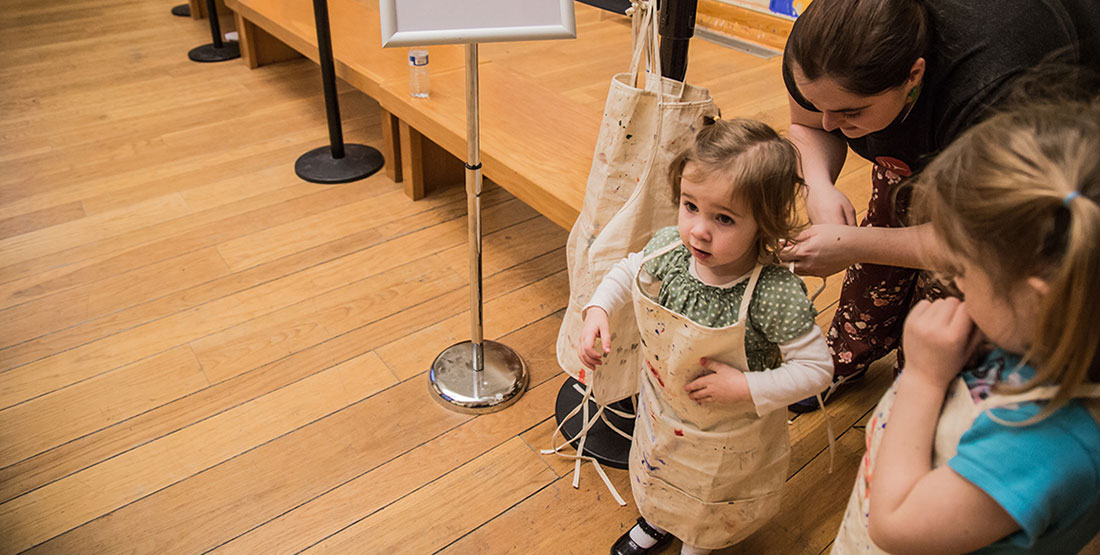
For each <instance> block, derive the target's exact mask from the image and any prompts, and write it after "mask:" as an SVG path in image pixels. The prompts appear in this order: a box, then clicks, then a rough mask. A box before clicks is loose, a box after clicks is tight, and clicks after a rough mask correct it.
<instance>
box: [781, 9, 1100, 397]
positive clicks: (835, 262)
mask: <svg viewBox="0 0 1100 555" xmlns="http://www.w3.org/2000/svg"><path fill="white" fill-rule="evenodd" d="M1054 57H1056V58H1057V60H1058V61H1059V62H1063V63H1069V64H1082V65H1090V66H1091V67H1093V68H1095V69H1096V70H1098V71H1100V2H1097V1H1096V0H814V2H812V3H811V4H810V5H809V7H808V8H807V9H806V11H805V12H804V13H803V14H802V15H801V16H799V18H798V20H797V21H796V22H795V24H794V27H793V29H792V30H791V35H790V38H789V39H788V42H787V47H786V51H785V53H784V56H783V78H784V82H785V83H786V86H787V90H788V92H789V93H790V106H791V129H790V138H791V140H792V142H794V143H795V144H796V146H798V148H799V151H800V153H801V157H802V170H803V174H804V177H805V180H806V183H807V184H808V192H807V199H806V202H807V209H808V212H809V216H810V220H811V221H812V222H813V224H814V225H813V226H812V227H811V228H810V229H808V230H807V231H806V232H804V233H803V234H802V235H801V236H800V237H799V239H798V241H797V242H796V243H795V244H793V245H792V246H790V247H789V248H788V249H787V250H786V251H785V252H784V253H783V255H782V257H783V259H784V260H786V261H789V262H794V264H795V270H796V272H798V273H800V274H803V275H819V276H827V275H831V274H833V273H836V272H838V271H840V270H842V269H844V268H848V270H847V274H846V276H845V278H844V284H843V288H842V290H841V295H840V301H839V304H838V306H837V310H836V315H835V316H834V318H833V321H832V324H831V326H830V328H829V331H828V333H827V334H826V338H827V340H828V343H829V349H830V352H831V354H832V356H833V362H834V364H835V368H836V379H837V380H838V381H839V382H840V383H843V382H844V381H847V380H851V379H856V378H859V377H861V376H862V375H863V373H864V372H865V371H866V369H867V367H868V366H869V365H870V364H871V363H872V362H874V361H875V360H877V359H879V358H881V357H882V356H884V355H886V354H887V353H889V352H890V351H891V350H893V349H895V348H897V347H898V345H899V341H900V337H901V329H902V328H901V326H902V323H903V322H904V320H905V315H906V314H907V313H908V311H909V308H910V307H911V306H912V305H913V304H914V303H915V302H916V301H917V300H920V299H921V298H925V297H932V296H936V294H937V291H935V287H932V286H930V284H929V283H928V282H926V280H925V279H924V278H923V277H922V275H921V274H920V273H919V272H918V270H917V269H918V268H920V267H921V262H920V260H921V259H922V249H929V248H934V247H932V246H931V245H933V243H934V240H933V238H932V235H931V233H930V231H929V230H928V229H927V228H926V226H916V227H903V222H904V221H905V216H906V211H907V208H908V198H907V195H906V194H905V190H904V189H902V190H900V191H899V185H900V184H902V183H904V182H905V180H906V179H907V178H910V177H912V176H913V175H915V174H917V173H918V172H920V171H921V169H922V168H923V167H924V166H925V165H926V164H927V163H928V162H929V161H930V159H931V158H932V157H933V156H934V155H935V154H936V153H937V152H939V151H940V150H942V149H943V148H944V147H946V146H947V145H948V144H950V143H951V141H952V140H953V139H954V138H955V137H956V136H958V135H959V134H961V133H962V132H963V131H965V130H966V129H967V128H969V127H971V126H973V125H974V124H976V123H978V122H980V121H981V120H982V119H984V118H985V117H986V116H988V115H989V114H991V113H992V111H993V110H994V109H995V108H996V106H997V104H998V102H999V101H1000V100H1002V99H1003V97H1004V96H1005V95H1006V94H1007V92H1008V91H1009V90H1010V89H1011V88H1012V83H1013V81H1014V80H1015V79H1016V78H1017V77H1019V76H1021V75H1023V74H1024V73H1026V72H1027V71H1028V70H1029V69H1031V68H1033V67H1035V66H1036V65H1038V64H1039V63H1040V62H1042V61H1044V60H1049V59H1051V58H1054ZM848 147H850V148H851V149H852V151H854V152H855V153H856V154H858V155H859V156H861V157H863V158H865V159H867V160H869V161H870V162H872V164H873V169H872V172H871V185H872V190H871V197H870V201H869V203H868V206H867V213H866V216H865V217H864V219H863V222H862V223H861V224H860V226H859V227H856V210H855V208H854V206H853V205H852V203H851V201H850V200H848V198H847V197H846V196H845V195H844V194H843V193H842V192H840V191H838V190H837V189H836V187H835V182H836V179H837V176H839V174H840V170H841V168H842V167H843V165H844V159H845V156H846V154H847V148H848ZM895 193H897V194H895ZM810 401H811V400H809V399H808V400H806V401H802V402H800V403H796V404H795V405H792V407H791V408H792V410H795V411H798V412H806V411H808V410H813V409H814V408H816V401H813V402H810Z"/></svg>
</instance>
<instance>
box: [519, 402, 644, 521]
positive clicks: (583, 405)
mask: <svg viewBox="0 0 1100 555" xmlns="http://www.w3.org/2000/svg"><path fill="white" fill-rule="evenodd" d="M591 397H592V386H590V385H589V386H585V388H584V396H583V397H582V398H581V402H580V403H579V404H578V405H577V406H576V407H573V410H571V411H569V414H567V415H566V416H565V418H562V419H561V423H560V424H558V426H557V427H556V428H554V432H553V433H552V434H550V444H551V445H554V442H555V438H557V437H558V435H559V434H561V436H562V439H564V440H565V441H564V443H562V444H561V445H558V446H556V447H554V448H552V449H542V450H541V451H540V453H542V454H543V455H557V456H559V457H564V458H566V459H573V460H574V461H575V463H576V464H574V465H573V488H574V489H575V488H578V487H580V477H581V463H582V462H583V461H589V462H591V463H592V465H593V466H594V467H596V474H598V475H599V476H600V479H601V480H603V483H604V485H606V486H607V489H608V491H610V492H611V496H612V497H614V498H615V501H616V502H618V503H619V505H620V506H624V507H625V506H626V501H625V500H623V497H622V496H621V495H619V491H618V490H617V489H615V485H614V484H612V483H611V479H610V478H608V477H607V473H605V472H604V470H603V467H602V466H600V463H599V461H597V460H596V459H595V458H594V457H589V456H587V455H582V454H581V453H583V452H584V442H585V440H586V439H588V430H590V429H591V428H592V426H593V425H595V424H596V422H597V421H599V420H600V417H601V416H602V415H603V410H604V408H605V407H600V408H598V409H597V410H596V414H595V415H592V416H591V417H589V414H588V400H589V399H590V398H591ZM582 410H583V414H582V415H581V421H582V422H583V423H584V425H583V426H582V427H581V429H580V431H578V432H577V435H575V436H573V437H571V438H567V437H565V433H564V432H562V426H564V425H565V423H566V422H568V421H569V419H570V418H573V417H574V416H576V415H577V412H581V411H582ZM616 431H618V432H619V433H620V434H622V433H623V432H622V431H621V430H618V429H617V428H616ZM624 435H625V434H624ZM628 437H629V436H628ZM578 438H580V441H579V442H578V443H577V453H576V454H575V455H570V454H568V453H563V452H562V450H563V449H565V448H566V447H567V446H569V445H570V444H572V443H573V442H574V441H577V439H578Z"/></svg>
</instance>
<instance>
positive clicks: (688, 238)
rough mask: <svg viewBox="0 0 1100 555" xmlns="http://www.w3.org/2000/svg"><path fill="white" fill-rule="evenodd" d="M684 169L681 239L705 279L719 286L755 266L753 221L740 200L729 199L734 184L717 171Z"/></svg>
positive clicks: (689, 164)
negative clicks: (706, 171)
mask: <svg viewBox="0 0 1100 555" xmlns="http://www.w3.org/2000/svg"><path fill="white" fill-rule="evenodd" d="M695 169H696V168H695V167H694V164H693V163H690V162H689V163H688V164H687V166H686V167H685V168H684V174H683V178H682V179H681V182H680V215H679V220H678V225H677V228H678V229H679V231H680V240H681V241H683V243H684V245H686V246H687V247H688V250H690V251H691V254H692V256H694V257H695V262H696V265H695V269H696V272H697V273H698V274H699V278H701V279H702V280H703V281H704V282H707V283H709V284H711V285H721V284H723V283H728V282H730V281H732V280H733V279H735V278H737V277H740V276H742V275H744V274H745V273H746V272H748V271H749V270H751V269H752V268H753V266H755V265H756V258H757V246H756V234H757V226H756V220H754V219H753V217H752V214H751V213H750V211H749V208H748V206H745V205H744V203H743V202H740V201H734V200H731V197H732V195H731V192H732V189H733V185H732V184H731V183H730V182H729V178H727V177H725V176H724V175H722V174H721V173H719V172H710V173H709V174H708V173H703V172H699V171H694V170H695Z"/></svg>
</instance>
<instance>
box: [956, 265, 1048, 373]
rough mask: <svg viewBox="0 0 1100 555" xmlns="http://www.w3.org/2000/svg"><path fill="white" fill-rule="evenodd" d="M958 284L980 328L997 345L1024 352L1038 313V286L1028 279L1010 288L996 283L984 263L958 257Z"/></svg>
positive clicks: (1033, 329) (1033, 332) (972, 318)
mask: <svg viewBox="0 0 1100 555" xmlns="http://www.w3.org/2000/svg"><path fill="white" fill-rule="evenodd" d="M956 266H957V267H958V268H959V271H960V273H959V275H957V276H955V285H956V286H957V287H958V288H959V291H961V292H962V293H963V295H965V297H966V312H967V314H968V315H969V316H970V319H971V320H973V321H974V324H975V325H976V326H978V329H980V330H982V333H984V334H985V336H986V337H987V338H989V340H990V341H992V342H993V343H995V344H997V345H998V346H1000V347H1002V348H1004V349H1007V350H1009V351H1013V352H1016V353H1022V352H1024V351H1027V349H1028V347H1029V346H1030V345H1031V339H1032V338H1033V337H1034V336H1035V324H1036V320H1037V319H1038V315H1039V300H1040V297H1039V295H1037V293H1036V291H1035V289H1034V288H1033V287H1031V285H1029V284H1028V283H1027V282H1026V281H1025V282H1023V283H1019V284H1016V286H1015V287H1013V288H1012V290H1011V291H1006V290H1005V288H1004V287H1002V286H998V285H996V284H994V283H993V280H992V279H991V278H990V276H989V274H987V273H986V272H985V271H984V270H982V269H981V266H979V265H978V264H975V263H974V262H971V261H969V260H962V261H959V262H958V263H957V264H956Z"/></svg>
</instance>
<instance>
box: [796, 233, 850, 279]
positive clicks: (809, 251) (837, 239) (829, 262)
mask: <svg viewBox="0 0 1100 555" xmlns="http://www.w3.org/2000/svg"><path fill="white" fill-rule="evenodd" d="M853 232H854V233H859V228H858V227H852V226H849V225H836V224H822V225H813V226H810V228H809V229H807V230H806V231H803V232H802V233H800V234H799V235H798V237H797V238H795V240H794V241H793V242H790V243H787V246H786V247H784V248H783V250H782V251H780V252H779V259H780V260H782V261H783V262H793V263H794V272H795V273H796V274H798V275H803V276H806V275H809V276H818V277H827V276H831V275H833V274H835V273H837V272H839V271H841V270H843V269H845V268H847V267H848V266H851V265H852V264H855V263H856V262H858V260H854V259H853V258H852V249H851V248H849V247H848V243H849V238H850V237H851V234H852V233H853Z"/></svg>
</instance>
